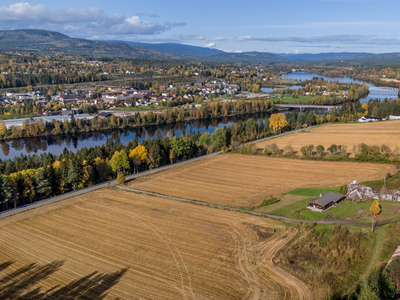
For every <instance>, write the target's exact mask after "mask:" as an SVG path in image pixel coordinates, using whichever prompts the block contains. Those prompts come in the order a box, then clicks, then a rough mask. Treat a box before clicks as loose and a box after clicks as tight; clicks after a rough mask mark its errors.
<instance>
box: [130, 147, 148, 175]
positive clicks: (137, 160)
mask: <svg viewBox="0 0 400 300" xmlns="http://www.w3.org/2000/svg"><path fill="white" fill-rule="evenodd" d="M146 157H147V149H146V147H145V146H143V145H138V146H137V147H136V148H135V149H132V150H131V151H129V158H130V159H131V160H132V162H133V165H134V166H135V172H138V171H139V170H138V169H139V166H140V165H141V164H142V163H144V162H145V160H146Z"/></svg>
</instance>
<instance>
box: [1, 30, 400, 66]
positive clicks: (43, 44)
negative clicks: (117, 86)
mask: <svg viewBox="0 0 400 300" xmlns="http://www.w3.org/2000/svg"><path fill="white" fill-rule="evenodd" d="M0 51H3V52H20V53H27V52H29V53H35V52H37V53H46V54H55V53H64V54H77V55H85V56H92V57H97V56H109V57H111V56H114V57H131V58H138V59H157V60H180V61H203V62H246V63H268V64H270V63H284V62H317V61H319V62H327V61H330V62H335V61H336V62H338V61H347V62H348V61H354V62H377V61H381V62H388V61H400V53H383V54H373V53H367V52H341V53H319V54H310V53H305V54H284V53H279V54H275V53H269V52H256V51H253V52H242V53H230V52H224V51H221V50H218V49H213V48H207V47H199V46H191V45H185V44H179V43H157V44H151V43H139V42H128V41H116V40H110V41H93V40H87V39H80V38H71V37H69V36H67V35H65V34H62V33H59V32H54V31H48V30H39V29H21V30H4V31H0Z"/></svg>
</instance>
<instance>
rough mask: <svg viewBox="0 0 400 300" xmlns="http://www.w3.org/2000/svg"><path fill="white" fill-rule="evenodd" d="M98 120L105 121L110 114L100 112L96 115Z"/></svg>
mask: <svg viewBox="0 0 400 300" xmlns="http://www.w3.org/2000/svg"><path fill="white" fill-rule="evenodd" d="M97 116H98V117H99V118H100V119H106V118H109V117H111V116H112V114H110V113H108V112H104V111H103V112H101V113H99V114H98V115H97Z"/></svg>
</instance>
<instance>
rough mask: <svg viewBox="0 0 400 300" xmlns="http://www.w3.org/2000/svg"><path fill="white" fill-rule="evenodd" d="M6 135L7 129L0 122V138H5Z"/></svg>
mask: <svg viewBox="0 0 400 300" xmlns="http://www.w3.org/2000/svg"><path fill="white" fill-rule="evenodd" d="M6 134H7V127H6V124H5V123H4V121H0V136H5V135H6Z"/></svg>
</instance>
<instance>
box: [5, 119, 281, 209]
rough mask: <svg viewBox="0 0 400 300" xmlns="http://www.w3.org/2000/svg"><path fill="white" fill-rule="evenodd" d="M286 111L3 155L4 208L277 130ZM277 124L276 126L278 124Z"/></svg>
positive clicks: (199, 153) (173, 161) (212, 150)
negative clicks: (206, 128) (207, 128)
mask: <svg viewBox="0 0 400 300" xmlns="http://www.w3.org/2000/svg"><path fill="white" fill-rule="evenodd" d="M275 118H278V119H280V120H281V122H283V123H281V125H282V124H284V123H285V116H284V115H283V114H277V115H272V116H271V118H270V119H266V120H265V121H264V122H256V121H255V120H254V119H252V118H250V119H248V120H247V121H246V122H245V123H242V124H234V125H232V126H230V127H228V128H218V129H216V130H215V131H214V132H213V133H212V134H210V133H209V132H204V133H202V134H201V133H195V134H191V135H189V134H185V133H184V134H182V135H181V136H173V137H161V135H157V138H155V139H152V140H147V141H144V142H143V144H139V142H138V140H137V139H135V140H132V141H131V142H129V143H128V144H127V145H123V144H122V143H120V142H119V141H114V140H112V139H108V140H107V141H106V144H105V145H102V146H97V147H93V148H83V149H81V150H79V151H77V153H73V152H70V151H68V150H67V149H64V151H63V153H62V154H60V155H53V154H42V155H40V156H38V155H32V156H28V157H26V156H23V155H21V156H20V157H16V158H14V159H13V160H0V174H1V179H0V191H1V192H0V193H1V195H0V202H1V205H2V207H1V209H2V210H6V209H9V208H10V207H17V206H21V205H24V204H27V203H31V202H34V201H38V200H41V199H44V198H47V197H50V196H55V195H59V194H63V193H66V192H69V191H73V190H76V189H80V188H83V187H87V186H91V185H93V184H97V183H100V182H104V181H107V180H111V179H114V178H117V176H119V178H121V177H122V178H123V176H125V175H127V174H131V173H136V172H140V171H143V170H147V169H152V168H158V167H160V166H163V165H166V164H172V163H175V162H178V161H182V160H186V159H189V158H192V157H196V156H200V155H203V154H206V153H211V152H214V151H218V150H221V149H222V150H224V151H226V150H227V149H228V148H229V147H234V146H236V145H238V144H240V143H242V142H245V141H249V140H252V139H256V138H258V137H261V136H268V135H270V134H273V133H278V132H280V131H282V130H283V129H284V128H288V127H287V126H286V127H279V126H280V125H279V124H278V125H273V124H274V121H272V122H270V121H269V120H274V119H275ZM276 126H278V127H276Z"/></svg>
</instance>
